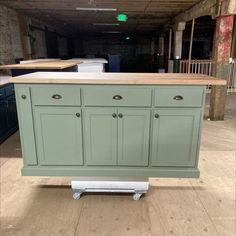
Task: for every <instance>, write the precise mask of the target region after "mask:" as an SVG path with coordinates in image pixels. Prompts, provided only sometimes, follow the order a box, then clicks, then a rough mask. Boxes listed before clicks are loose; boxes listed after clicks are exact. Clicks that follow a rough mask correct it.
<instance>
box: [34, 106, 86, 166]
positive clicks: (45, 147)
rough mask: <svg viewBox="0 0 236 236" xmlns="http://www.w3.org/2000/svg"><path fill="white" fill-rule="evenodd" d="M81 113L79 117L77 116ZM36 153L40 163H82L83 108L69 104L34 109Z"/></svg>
mask: <svg viewBox="0 0 236 236" xmlns="http://www.w3.org/2000/svg"><path fill="white" fill-rule="evenodd" d="M77 113H79V114H80V117H78V116H76V114H77ZM35 124H36V127H35V129H36V132H35V134H36V143H37V153H38V157H39V160H40V164H41V165H55V166H57V165H82V164H83V151H82V127H81V111H80V109H78V108H68V107H37V108H35Z"/></svg>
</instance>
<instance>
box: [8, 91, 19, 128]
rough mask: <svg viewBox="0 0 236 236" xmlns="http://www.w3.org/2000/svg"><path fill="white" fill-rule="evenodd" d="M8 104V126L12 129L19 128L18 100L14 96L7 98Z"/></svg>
mask: <svg viewBox="0 0 236 236" xmlns="http://www.w3.org/2000/svg"><path fill="white" fill-rule="evenodd" d="M7 103H8V118H7V120H8V126H9V128H10V129H12V128H15V127H16V126H17V112H16V99H15V96H14V95H12V96H10V97H8V98H7Z"/></svg>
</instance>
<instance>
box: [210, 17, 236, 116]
mask: <svg viewBox="0 0 236 236" xmlns="http://www.w3.org/2000/svg"><path fill="white" fill-rule="evenodd" d="M233 22H234V16H220V17H217V19H216V29H215V43H214V45H215V48H214V57H215V62H216V66H215V75H216V77H218V78H221V79H226V80H227V79H228V78H229V69H230V65H229V58H230V53H231V44H232V33H233ZM226 91H227V86H212V91H211V98H210V111H209V116H210V119H211V120H223V119H224V110H225V100H226Z"/></svg>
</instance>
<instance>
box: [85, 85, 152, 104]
mask: <svg viewBox="0 0 236 236" xmlns="http://www.w3.org/2000/svg"><path fill="white" fill-rule="evenodd" d="M84 103H85V106H138V107H145V106H150V105H151V89H145V88H140V89H139V88H137V89H136V88H85V89H84Z"/></svg>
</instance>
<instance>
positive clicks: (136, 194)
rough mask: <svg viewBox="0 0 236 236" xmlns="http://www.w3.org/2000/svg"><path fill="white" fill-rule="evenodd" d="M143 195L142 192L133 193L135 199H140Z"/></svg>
mask: <svg viewBox="0 0 236 236" xmlns="http://www.w3.org/2000/svg"><path fill="white" fill-rule="evenodd" d="M141 196H142V193H135V194H134V195H133V199H134V200H135V201H138V200H139V199H140V197H141Z"/></svg>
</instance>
